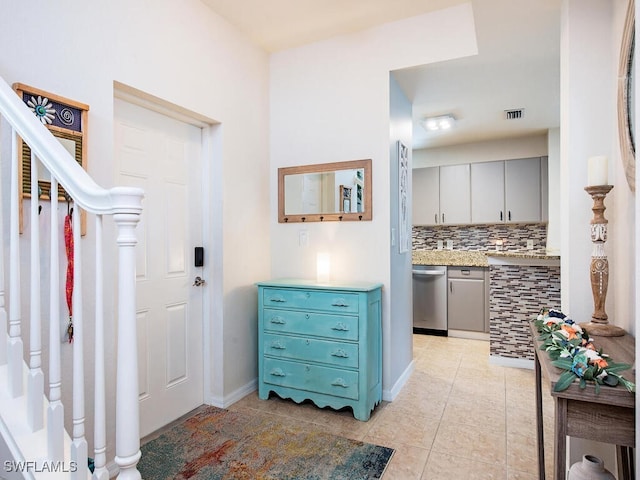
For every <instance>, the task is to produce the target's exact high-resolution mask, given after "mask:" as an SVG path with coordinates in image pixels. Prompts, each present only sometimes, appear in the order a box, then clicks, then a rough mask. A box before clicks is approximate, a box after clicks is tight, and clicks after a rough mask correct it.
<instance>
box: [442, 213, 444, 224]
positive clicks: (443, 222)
mask: <svg viewBox="0 0 640 480" xmlns="http://www.w3.org/2000/svg"><path fill="white" fill-rule="evenodd" d="M442 223H444V213H443V214H442Z"/></svg>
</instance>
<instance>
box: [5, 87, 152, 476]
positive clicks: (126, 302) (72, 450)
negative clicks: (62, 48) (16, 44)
mask: <svg viewBox="0 0 640 480" xmlns="http://www.w3.org/2000/svg"><path fill="white" fill-rule="evenodd" d="M0 117H1V118H2V119H3V120H4V124H7V123H8V125H9V126H10V128H11V155H12V158H11V175H10V179H9V180H7V179H4V178H2V179H0V185H1V186H2V187H4V186H6V185H7V184H9V185H10V205H9V208H8V209H6V208H3V209H2V210H3V211H5V212H6V211H8V212H9V216H10V218H9V222H10V227H9V231H10V233H9V242H8V243H9V274H8V280H9V285H8V289H7V290H8V295H9V301H8V307H9V315H8V322H7V313H6V311H5V285H4V278H5V274H4V264H3V262H2V259H1V257H2V255H0V334H2V335H3V336H4V337H3V338H2V339H0V369H4V370H2V371H6V375H5V377H6V380H5V381H6V385H0V392H1V391H5V392H6V394H5V396H6V398H5V399H4V400H2V399H0V400H1V401H0V430H1V432H2V434H3V435H4V436H5V437H12V438H5V439H4V440H5V442H6V443H8V444H9V445H10V450H11V451H12V452H13V453H14V455H15V457H16V458H15V460H23V461H24V460H26V461H29V460H39V461H41V462H46V463H47V464H48V465H49V466H51V465H53V464H54V463H55V462H58V463H63V462H65V461H66V460H65V459H70V464H71V465H74V464H75V465H77V466H78V468H77V469H73V468H72V469H70V470H71V471H67V472H64V476H65V477H68V478H74V479H75V478H78V479H79V478H87V470H86V469H85V468H84V466H85V465H86V464H87V457H89V456H90V455H89V453H88V451H87V450H88V447H87V440H86V438H85V412H86V411H88V412H89V413H92V414H93V417H94V440H93V442H94V454H93V456H94V458H95V460H94V465H95V469H94V473H93V478H94V479H99V480H107V479H108V478H109V472H108V470H107V461H108V459H107V458H106V452H107V443H106V442H107V439H106V425H107V416H106V392H105V385H106V379H105V354H104V350H105V349H104V310H105V305H104V294H103V286H104V268H103V255H104V251H103V239H105V240H108V239H106V238H105V237H104V233H103V228H102V222H103V217H104V216H111V217H112V218H113V220H114V223H115V226H116V229H117V232H116V233H117V238H115V239H111V241H112V242H114V244H115V246H116V247H117V250H118V272H117V279H116V280H117V285H118V287H117V292H115V297H116V298H117V302H118V305H117V307H115V308H113V309H112V310H113V311H114V312H117V322H118V324H117V332H118V338H117V342H118V343H117V356H116V362H117V374H116V388H117V391H116V418H115V424H116V444H115V463H116V464H117V466H118V467H119V475H118V478H119V479H124V480H128V479H139V478H140V473H139V472H138V470H137V463H138V460H139V458H140V440H139V416H138V375H137V373H136V372H137V363H138V358H137V338H136V294H135V292H136V287H135V262H136V259H135V246H136V244H137V239H136V234H135V229H136V226H137V224H138V222H139V220H140V215H141V213H142V196H143V192H142V190H140V189H137V188H129V187H115V188H111V189H105V188H102V187H100V186H98V185H97V184H96V183H95V182H94V181H93V179H91V177H90V176H89V175H88V174H87V173H86V172H85V171H84V170H83V169H82V167H80V165H78V163H76V161H75V160H74V159H73V157H72V156H71V155H70V154H69V153H68V152H67V151H66V150H65V149H64V147H63V146H62V145H61V144H60V143H59V142H58V141H57V140H56V139H55V138H54V137H53V135H52V134H51V133H50V132H49V131H48V130H47V129H46V127H44V126H43V125H42V124H41V123H40V121H39V120H38V119H37V118H36V117H35V116H34V115H33V113H32V112H31V111H30V110H29V109H28V108H27V107H26V105H25V104H24V103H23V102H22V100H21V99H20V98H19V97H18V96H17V95H16V94H15V92H14V91H13V90H12V89H11V88H10V87H9V85H8V84H7V83H6V82H5V81H4V80H3V79H2V78H1V77H0ZM4 124H3V125H4ZM18 137H19V138H21V139H22V140H23V141H24V143H26V144H27V145H28V146H29V147H30V149H31V152H32V160H31V179H32V180H31V182H32V183H31V192H34V193H33V194H32V199H31V208H30V209H29V215H30V217H29V223H28V225H29V228H28V231H27V229H25V236H29V242H30V249H29V251H30V252H29V255H30V256H29V265H30V270H29V300H28V301H25V302H24V303H25V304H29V305H30V315H29V332H30V335H29V341H28V344H29V347H28V349H29V351H28V355H27V362H26V363H25V358H24V357H23V355H24V352H23V343H24V342H23V338H22V330H23V329H22V312H21V288H20V287H21V284H20V275H21V271H20V266H21V260H20V255H21V253H20V233H19V217H18V215H19V205H18V198H19V197H18V188H19V184H18V166H19V165H18V162H19V161H22V159H18ZM41 167H42V168H44V169H46V170H47V171H48V172H49V175H50V177H51V190H50V191H51V192H52V194H51V198H50V201H51V222H50V223H51V227H50V231H49V232H46V231H44V232H43V233H41V227H45V226H46V225H41V224H40V221H39V220H40V219H39V217H40V215H39V213H40V211H39V205H38V203H39V202H38V197H39V195H38V193H37V192H38V169H39V168H41ZM58 185H61V186H62V187H63V188H64V189H65V191H66V192H67V194H68V195H69V197H70V198H71V199H72V202H73V205H74V206H75V207H76V212H77V213H76V214H75V215H73V216H72V217H73V237H74V254H73V272H74V275H73V277H74V279H73V299H72V310H73V328H74V331H73V346H72V348H73V361H72V364H73V372H72V380H73V393H72V419H73V421H72V425H71V426H70V432H69V434H70V435H71V441H70V445H69V446H68V449H65V448H63V445H64V444H65V442H64V441H63V439H65V438H68V436H67V433H66V432H65V431H64V405H63V403H62V399H63V390H65V389H66V388H70V387H67V386H65V385H63V383H62V375H61V348H60V343H61V328H62V322H61V318H60V299H59V292H60V270H61V269H60V260H59V258H58V256H59V247H60V241H59V237H60V236H61V232H60V231H59V228H58V215H57V211H58V205H59V202H58V198H57V192H58ZM79 209H82V210H83V211H85V212H87V214H88V215H93V216H95V252H96V258H95V273H96V277H95V315H94V317H95V318H93V319H91V318H89V317H85V316H84V315H83V299H84V292H83V282H82V271H83V262H84V261H85V260H86V259H84V258H83V256H82V250H83V248H82V243H83V242H85V241H87V240H84V239H81V236H80V232H81V223H80V221H81V220H80V218H81V215H80V212H79ZM1 230H2V229H1V226H0V231H1ZM46 235H49V238H48V244H49V250H50V255H49V257H50V258H49V260H48V262H49V263H48V269H49V285H48V290H49V292H50V293H49V302H48V303H49V318H48V323H49V325H48V327H49V335H48V336H45V338H46V337H48V351H49V357H48V363H49V365H48V372H47V373H48V380H49V382H48V392H45V388H44V377H45V375H44V372H43V368H42V351H43V344H42V338H41V335H40V332H41V322H42V308H41V304H40V298H41V292H42V290H46V289H45V288H44V287H43V286H42V285H41V284H40V283H41V282H40V279H41V262H43V261H44V260H43V258H41V256H40V251H41V249H42V247H41V243H42V242H41V238H44V237H46ZM92 238H93V237H92ZM5 243H6V242H2V244H3V245H4V244H5ZM91 320H93V321H94V322H95V338H94V339H87V338H85V328H84V327H85V326H86V325H85V323H86V321H91ZM5 340H6V341H5ZM85 342H89V343H92V344H93V347H94V348H93V349H92V351H93V352H94V358H93V363H94V366H95V368H94V370H93V371H92V372H85V368H84V366H85V359H84V357H83V355H84V344H85ZM86 374H90V375H93V376H94V379H93V383H94V386H95V389H94V404H93V406H92V407H87V405H85V398H84V397H85V375H86ZM23 378H26V379H27V392H26V394H25V392H24V385H23V384H24V381H23ZM45 394H48V402H47V399H46V398H45ZM11 402H13V403H12V405H13V407H12V408H11V410H14V411H12V412H9V411H3V410H2V408H3V405H5V404H9V403H11ZM45 402H47V403H48V404H47V407H46V408H45V405H44V404H45ZM16 404H17V405H24V411H25V414H24V415H23V416H22V417H21V416H20V415H18V414H16V412H15V410H16V409H15V408H14V407H15V405H16ZM18 410H19V409H18ZM45 416H46V419H45V418H44V417H45ZM21 422H22V424H21ZM25 430H26V431H28V432H29V434H32V435H38V434H43V432H44V431H45V430H46V432H44V434H43V435H44V437H45V438H46V444H47V446H46V449H45V450H46V451H44V452H40V451H35V450H34V448H35V446H34V444H37V443H38V442H33V441H30V439H29V438H28V437H29V435H25V434H24V431H25ZM67 443H69V442H67ZM30 456H35V457H36V458H30ZM73 462H75V463H73ZM26 473H28V474H29V475H28V476H26V478H35V476H34V474H33V472H26ZM47 478H49V477H47ZM58 478H64V477H58Z"/></svg>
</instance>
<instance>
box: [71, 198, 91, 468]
mask: <svg viewBox="0 0 640 480" xmlns="http://www.w3.org/2000/svg"><path fill="white" fill-rule="evenodd" d="M76 210H78V209H76ZM80 217H81V215H80V212H79V211H76V212H75V214H74V215H73V300H72V302H73V435H72V437H73V442H72V444H71V460H72V461H75V462H77V464H78V465H86V462H87V458H88V456H89V455H88V446H87V439H86V438H85V432H84V318H83V312H82V243H81V236H80V232H81V227H82V226H81V225H80ZM84 473H85V472H84V471H83V470H81V469H78V470H77V471H76V472H72V473H71V478H73V479H74V480H75V478H78V479H79V478H82V475H84Z"/></svg>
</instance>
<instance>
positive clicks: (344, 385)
mask: <svg viewBox="0 0 640 480" xmlns="http://www.w3.org/2000/svg"><path fill="white" fill-rule="evenodd" d="M331 385H333V386H334V387H342V388H348V387H349V385H348V384H347V382H345V381H344V379H343V378H336V379H335V380H334V381H333V382H331Z"/></svg>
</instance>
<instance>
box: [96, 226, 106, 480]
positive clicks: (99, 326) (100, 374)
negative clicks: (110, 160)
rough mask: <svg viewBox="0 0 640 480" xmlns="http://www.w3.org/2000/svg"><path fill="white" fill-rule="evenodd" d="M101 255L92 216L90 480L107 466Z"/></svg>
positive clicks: (98, 228)
mask: <svg viewBox="0 0 640 480" xmlns="http://www.w3.org/2000/svg"><path fill="white" fill-rule="evenodd" d="M102 259H103V251H102V215H96V319H95V339H96V340H95V345H94V350H95V366H94V377H95V386H94V392H95V393H94V395H95V397H94V412H95V413H94V424H93V445H94V471H93V477H92V479H93V480H109V470H107V468H106V464H107V457H106V451H107V437H106V428H107V425H106V415H105V412H106V404H105V399H106V392H105V381H106V378H105V366H104V313H103V312H104V309H103V303H104V302H103V300H104V293H103V292H104V290H103V283H102V277H103V275H104V273H103V261H102Z"/></svg>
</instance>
